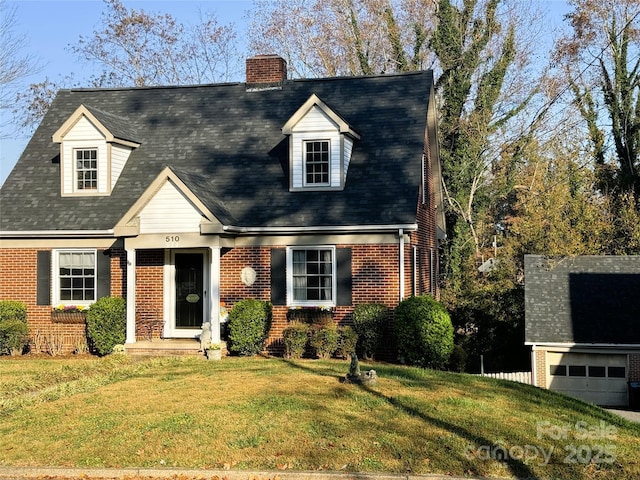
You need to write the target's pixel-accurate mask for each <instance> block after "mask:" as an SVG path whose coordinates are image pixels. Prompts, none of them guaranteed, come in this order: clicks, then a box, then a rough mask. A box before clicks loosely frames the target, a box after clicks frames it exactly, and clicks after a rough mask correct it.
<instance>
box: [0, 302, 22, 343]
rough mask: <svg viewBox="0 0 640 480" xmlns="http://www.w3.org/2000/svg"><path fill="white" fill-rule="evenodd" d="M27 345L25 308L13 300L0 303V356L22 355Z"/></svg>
mask: <svg viewBox="0 0 640 480" xmlns="http://www.w3.org/2000/svg"><path fill="white" fill-rule="evenodd" d="M27 343H29V328H28V327H27V306H26V305H25V304H24V303H22V302H18V301H15V300H2V301H0V355H5V354H9V355H10V354H12V353H16V352H20V353H22V351H23V350H24V348H25V347H26V346H27Z"/></svg>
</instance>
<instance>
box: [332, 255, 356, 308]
mask: <svg viewBox="0 0 640 480" xmlns="http://www.w3.org/2000/svg"><path fill="white" fill-rule="evenodd" d="M336 264H337V269H338V272H337V286H338V293H337V297H338V298H336V305H340V306H348V305H351V302H352V300H351V288H352V279H351V249H350V248H337V249H336Z"/></svg>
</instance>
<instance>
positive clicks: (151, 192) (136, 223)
mask: <svg viewBox="0 0 640 480" xmlns="http://www.w3.org/2000/svg"><path fill="white" fill-rule="evenodd" d="M170 188H173V189H174V191H175V192H176V193H179V194H180V195H181V196H182V198H183V200H184V202H185V203H184V204H183V206H184V205H186V204H187V203H189V204H190V205H191V207H192V208H193V212H197V215H199V216H200V221H199V225H198V228H200V227H202V226H203V225H207V226H209V225H211V224H212V223H217V224H220V222H219V221H218V220H217V219H216V217H215V215H214V214H213V213H212V212H211V211H210V210H209V209H208V208H207V207H206V206H205V205H204V203H202V201H201V200H200V199H199V198H198V197H197V196H196V195H195V194H194V193H193V192H192V191H191V190H190V189H189V188H188V187H187V186H186V185H185V183H184V182H183V181H182V180H180V178H178V176H177V175H176V174H175V173H174V172H173V170H171V168H169V167H165V169H164V170H162V172H160V174H159V175H158V176H157V177H156V179H155V180H154V181H153V182H152V183H151V185H149V187H148V188H147V189H146V190H145V191H144V193H143V194H142V195H141V196H140V198H139V199H138V200H137V201H136V202H135V203H134V204H133V205H132V206H131V208H130V209H129V210H128V211H127V213H125V214H124V216H123V217H122V218H121V219H120V221H119V222H118V223H117V224H116V226H115V228H114V231H115V234H116V235H117V236H137V235H139V234H141V233H144V232H143V231H142V230H143V229H144V228H145V227H144V225H141V215H144V214H145V213H147V214H148V213H149V212H150V210H146V209H147V207H149V205H150V204H151V205H152V207H151V208H153V203H152V202H153V201H154V200H155V201H157V200H156V198H158V199H159V198H160V197H157V195H158V194H159V193H160V195H163V193H161V191H163V192H164V194H165V195H167V194H168V196H171V194H172V193H173V192H171V190H169V189H170ZM163 189H164V190H163ZM145 210H146V212H145ZM166 223H167V222H166V221H165V224H166ZM220 225H221V224H220ZM166 228H167V230H170V229H171V226H170V225H168V224H167V225H166ZM191 231H193V230H191ZM147 233H157V231H151V230H150V231H148V232H147Z"/></svg>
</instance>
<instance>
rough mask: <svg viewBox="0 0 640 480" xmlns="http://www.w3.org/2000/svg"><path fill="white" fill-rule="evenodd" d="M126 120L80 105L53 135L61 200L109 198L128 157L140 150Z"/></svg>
mask: <svg viewBox="0 0 640 480" xmlns="http://www.w3.org/2000/svg"><path fill="white" fill-rule="evenodd" d="M127 123H128V122H127V120H126V119H123V118H121V117H117V116H115V115H111V114H108V113H106V112H102V111H100V110H97V109H93V108H90V107H87V106H85V105H80V107H78V109H77V110H76V111H75V112H73V114H72V115H71V116H70V117H69V118H68V119H67V120H66V121H65V122H64V123H63V124H62V126H61V127H60V128H59V129H58V130H57V131H56V132H55V133H54V134H53V136H52V138H53V141H54V142H55V143H59V144H60V185H61V188H60V190H61V192H62V196H75V195H79V196H86V195H110V194H111V191H112V190H113V188H114V186H115V184H116V182H117V181H118V178H119V177H120V174H121V173H122V170H123V169H124V166H125V164H126V162H127V160H128V158H129V155H130V154H131V152H132V151H133V149H134V148H137V147H139V146H140V144H139V143H138V142H135V141H134V140H132V138H131V137H132V135H131V133H130V132H127V131H126V130H127V129H128V127H127Z"/></svg>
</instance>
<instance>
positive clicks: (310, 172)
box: [304, 140, 330, 186]
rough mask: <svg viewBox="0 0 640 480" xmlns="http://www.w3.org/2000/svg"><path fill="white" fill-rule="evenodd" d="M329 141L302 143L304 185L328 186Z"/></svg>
mask: <svg viewBox="0 0 640 480" xmlns="http://www.w3.org/2000/svg"><path fill="white" fill-rule="evenodd" d="M329 145H330V142H329V140H308V141H306V142H304V152H305V153H304V157H305V162H304V170H305V179H306V181H305V183H306V185H313V186H319V185H322V186H328V185H329V164H330V162H329V158H330V156H329Z"/></svg>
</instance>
